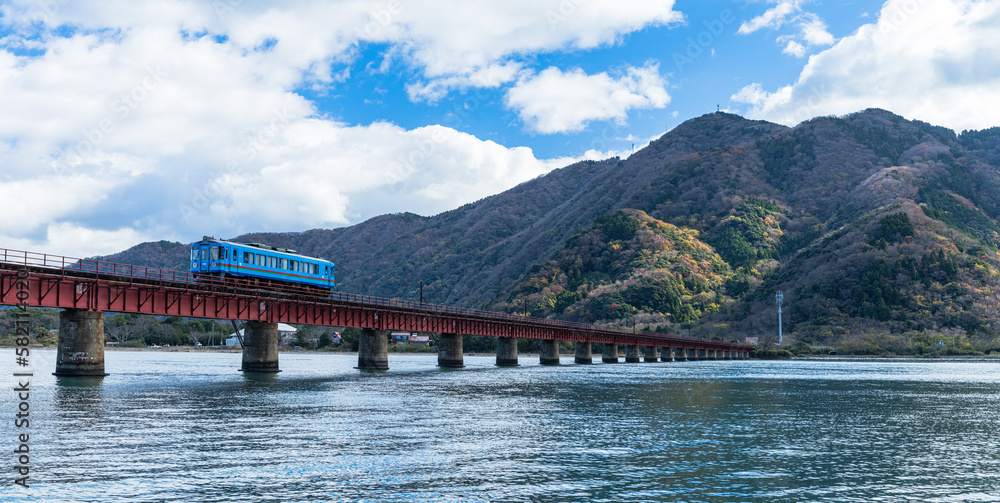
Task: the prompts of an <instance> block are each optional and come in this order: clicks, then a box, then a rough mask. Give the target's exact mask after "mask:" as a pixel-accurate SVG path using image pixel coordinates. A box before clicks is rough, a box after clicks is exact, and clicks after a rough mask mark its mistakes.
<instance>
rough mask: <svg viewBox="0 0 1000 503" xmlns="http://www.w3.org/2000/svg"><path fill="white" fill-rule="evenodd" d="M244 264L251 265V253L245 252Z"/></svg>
mask: <svg viewBox="0 0 1000 503" xmlns="http://www.w3.org/2000/svg"><path fill="white" fill-rule="evenodd" d="M243 263H245V264H249V263H250V252H243Z"/></svg>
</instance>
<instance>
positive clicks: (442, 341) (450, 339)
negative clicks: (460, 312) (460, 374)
mask: <svg viewBox="0 0 1000 503" xmlns="http://www.w3.org/2000/svg"><path fill="white" fill-rule="evenodd" d="M464 366H465V361H464V359H463V357H462V334H441V337H440V338H439V339H438V367H448V368H462V367H464Z"/></svg>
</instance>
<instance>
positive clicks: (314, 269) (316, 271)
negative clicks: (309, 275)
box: [313, 264, 319, 274]
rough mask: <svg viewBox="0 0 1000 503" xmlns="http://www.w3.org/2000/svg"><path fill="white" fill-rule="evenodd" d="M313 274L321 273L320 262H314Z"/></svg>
mask: <svg viewBox="0 0 1000 503" xmlns="http://www.w3.org/2000/svg"><path fill="white" fill-rule="evenodd" d="M313 274H319V264H313Z"/></svg>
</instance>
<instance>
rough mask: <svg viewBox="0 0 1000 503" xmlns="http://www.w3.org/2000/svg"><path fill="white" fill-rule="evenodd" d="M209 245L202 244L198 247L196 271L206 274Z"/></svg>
mask: <svg viewBox="0 0 1000 503" xmlns="http://www.w3.org/2000/svg"><path fill="white" fill-rule="evenodd" d="M210 248H211V245H210V244H208V243H202V244H199V245H198V270H199V271H201V272H208V268H209V261H208V256H209V249H210Z"/></svg>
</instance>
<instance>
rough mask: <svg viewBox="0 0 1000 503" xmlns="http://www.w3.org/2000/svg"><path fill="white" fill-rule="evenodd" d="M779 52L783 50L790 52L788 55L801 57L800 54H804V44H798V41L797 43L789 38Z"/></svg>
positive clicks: (786, 52)
mask: <svg viewBox="0 0 1000 503" xmlns="http://www.w3.org/2000/svg"><path fill="white" fill-rule="evenodd" d="M781 52H783V53H785V54H790V55H792V56H795V57H797V58H801V57H802V56H805V55H806V46H804V45H802V44H800V43H798V42H796V41H794V40H789V41H788V44H787V45H785V48H784V49H782V51H781Z"/></svg>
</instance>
